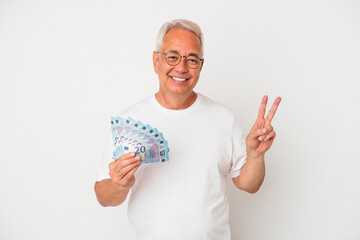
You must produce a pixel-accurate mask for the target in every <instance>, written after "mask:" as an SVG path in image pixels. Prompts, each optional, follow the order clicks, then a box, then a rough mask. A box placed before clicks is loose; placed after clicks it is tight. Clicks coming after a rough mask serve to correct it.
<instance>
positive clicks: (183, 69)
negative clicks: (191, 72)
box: [175, 56, 188, 73]
mask: <svg viewBox="0 0 360 240" xmlns="http://www.w3.org/2000/svg"><path fill="white" fill-rule="evenodd" d="M175 69H176V71H177V72H180V73H184V72H187V71H188V67H187V65H186V57H185V56H181V59H180V62H179V64H177V65H176V66H175Z"/></svg>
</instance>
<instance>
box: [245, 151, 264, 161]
mask: <svg viewBox="0 0 360 240" xmlns="http://www.w3.org/2000/svg"><path fill="white" fill-rule="evenodd" d="M246 154H247V159H248V160H249V159H250V160H251V161H264V159H265V154H264V153H257V152H255V151H249V150H248V151H246Z"/></svg>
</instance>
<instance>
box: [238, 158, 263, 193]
mask: <svg viewBox="0 0 360 240" xmlns="http://www.w3.org/2000/svg"><path fill="white" fill-rule="evenodd" d="M264 178H265V161H264V155H262V156H257V157H254V156H251V155H248V157H247V160H246V163H245V164H244V166H243V167H242V169H241V172H240V176H239V177H238V180H237V181H238V182H237V183H238V184H236V185H237V187H238V188H240V189H242V190H245V191H247V192H249V193H255V192H257V191H258V190H259V188H260V186H261V184H262V183H263V181H264Z"/></svg>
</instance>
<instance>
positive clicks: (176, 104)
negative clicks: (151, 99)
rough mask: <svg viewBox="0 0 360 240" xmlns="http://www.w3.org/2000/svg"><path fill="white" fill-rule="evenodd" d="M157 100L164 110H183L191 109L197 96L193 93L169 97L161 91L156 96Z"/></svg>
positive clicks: (170, 95)
mask: <svg viewBox="0 0 360 240" xmlns="http://www.w3.org/2000/svg"><path fill="white" fill-rule="evenodd" d="M155 98H156V100H157V101H158V102H159V104H160V105H161V106H163V107H164V108H167V109H171V110H182V109H186V108H188V107H190V106H191V105H192V104H193V103H194V102H195V100H196V98H197V94H196V93H195V92H194V91H191V92H190V93H189V94H187V95H173V94H168V95H167V94H164V93H162V92H161V91H159V92H157V93H156V94H155Z"/></svg>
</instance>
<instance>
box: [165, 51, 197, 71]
mask: <svg viewBox="0 0 360 240" xmlns="http://www.w3.org/2000/svg"><path fill="white" fill-rule="evenodd" d="M165 58H166V62H167V63H168V64H169V65H172V66H175V65H177V64H179V63H180V61H181V58H182V56H181V55H180V54H178V53H173V52H168V53H167V54H166V55H165ZM200 61H201V60H200V58H198V57H196V56H188V57H185V62H186V65H187V66H188V67H189V68H198V67H199V65H200Z"/></svg>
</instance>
